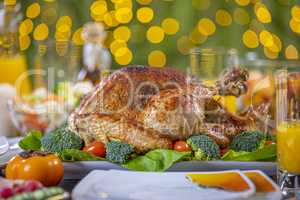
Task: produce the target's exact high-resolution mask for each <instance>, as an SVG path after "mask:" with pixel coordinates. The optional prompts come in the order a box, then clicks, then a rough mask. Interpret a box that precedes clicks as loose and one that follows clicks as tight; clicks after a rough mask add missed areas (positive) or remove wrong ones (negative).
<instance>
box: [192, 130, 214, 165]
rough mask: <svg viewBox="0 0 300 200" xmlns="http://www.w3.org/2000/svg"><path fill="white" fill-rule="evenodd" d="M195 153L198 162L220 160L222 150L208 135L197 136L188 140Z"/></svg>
mask: <svg viewBox="0 0 300 200" xmlns="http://www.w3.org/2000/svg"><path fill="white" fill-rule="evenodd" d="M187 143H188V145H189V146H190V147H191V148H192V150H193V151H194V156H195V158H196V159H197V160H215V159H219V158H220V148H219V146H218V145H217V143H216V142H215V141H214V140H213V139H212V138H210V137H208V136H207V135H195V136H192V137H190V138H189V139H188V140H187Z"/></svg>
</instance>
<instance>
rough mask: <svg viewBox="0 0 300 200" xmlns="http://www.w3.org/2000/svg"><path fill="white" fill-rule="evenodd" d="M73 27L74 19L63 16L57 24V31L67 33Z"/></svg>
mask: <svg viewBox="0 0 300 200" xmlns="http://www.w3.org/2000/svg"><path fill="white" fill-rule="evenodd" d="M71 27H72V19H71V17H70V16H61V17H60V18H59V19H58V20H57V22H56V29H57V30H58V31H60V32H66V31H68V30H69V29H71Z"/></svg>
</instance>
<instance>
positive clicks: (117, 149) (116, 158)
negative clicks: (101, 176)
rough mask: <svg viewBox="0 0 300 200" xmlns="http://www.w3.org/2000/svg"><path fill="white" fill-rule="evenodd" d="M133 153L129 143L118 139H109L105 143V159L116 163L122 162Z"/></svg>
mask: <svg viewBox="0 0 300 200" xmlns="http://www.w3.org/2000/svg"><path fill="white" fill-rule="evenodd" d="M132 153H134V149H133V147H132V146H131V145H129V144H127V143H123V142H120V141H111V142H108V143H107V144H106V159H107V160H108V161H110V162H113V163H117V164H124V163H125V162H126V161H127V160H128V159H129V157H130V155H131V154H132Z"/></svg>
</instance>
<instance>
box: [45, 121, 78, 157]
mask: <svg viewBox="0 0 300 200" xmlns="http://www.w3.org/2000/svg"><path fill="white" fill-rule="evenodd" d="M41 144H42V149H43V150H44V151H50V152H60V151H62V150H64V149H81V148H82V146H83V140H82V139H81V138H80V137H79V136H78V135H76V134H75V133H73V132H72V131H70V130H68V129H67V127H66V125H63V126H61V127H60V128H57V129H55V130H54V131H52V132H50V133H47V134H46V135H44V137H42V139H41Z"/></svg>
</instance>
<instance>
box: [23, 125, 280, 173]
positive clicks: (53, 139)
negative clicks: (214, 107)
mask: <svg viewBox="0 0 300 200" xmlns="http://www.w3.org/2000/svg"><path fill="white" fill-rule="evenodd" d="M179 143H180V145H179V146H178V147H179V148H176V147H175V148H174V149H173V150H171V149H155V150H152V151H149V152H147V153H146V154H144V155H139V154H137V153H135V151H134V147H133V146H131V145H130V144H127V143H124V142H121V141H110V142H108V143H107V144H105V145H104V144H102V143H101V142H99V141H98V142H97V141H95V142H94V143H92V144H91V145H90V146H86V147H84V142H83V140H82V139H81V138H80V137H79V136H77V135H76V134H75V133H73V132H71V131H70V130H68V129H67V128H66V125H63V126H61V127H60V128H58V129H56V130H53V131H52V132H50V133H47V134H45V135H44V136H42V134H41V133H40V132H39V131H34V130H33V131H30V132H29V133H28V134H27V135H26V137H24V138H23V139H22V140H21V141H20V142H19V146H20V148H22V149H23V150H25V151H45V152H52V153H56V154H57V155H58V156H59V157H60V159H61V160H62V161H65V162H76V161H103V160H106V161H109V162H112V163H115V164H118V165H121V166H122V167H124V168H127V169H130V170H136V171H165V170H167V169H168V168H170V167H171V166H172V165H173V164H174V163H176V162H180V161H191V160H198V161H212V160H220V161H275V160H276V143H275V142H274V140H273V138H272V137H270V136H269V135H266V134H264V133H261V132H259V131H248V132H243V133H241V134H239V135H237V136H236V137H235V138H233V139H232V141H231V143H230V145H229V147H228V148H226V149H220V147H219V146H218V145H217V144H216V143H215V141H214V140H213V139H211V138H210V137H209V136H207V135H204V134H197V135H193V136H191V137H190V138H188V139H187V140H186V141H179V142H178V144H179ZM176 144H177V142H176V143H175V145H176ZM199 164H201V163H199Z"/></svg>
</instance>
